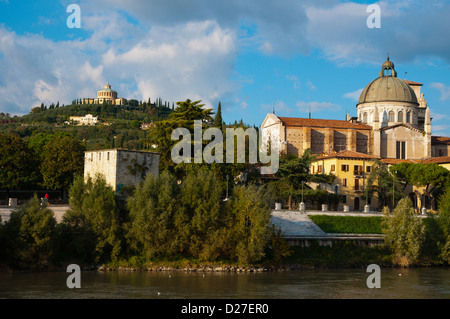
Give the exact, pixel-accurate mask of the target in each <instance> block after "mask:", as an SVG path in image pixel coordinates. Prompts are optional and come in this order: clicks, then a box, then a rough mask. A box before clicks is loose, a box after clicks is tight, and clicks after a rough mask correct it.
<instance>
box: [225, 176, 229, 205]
mask: <svg viewBox="0 0 450 319" xmlns="http://www.w3.org/2000/svg"><path fill="white" fill-rule="evenodd" d="M228 178H229V176H228V175H227V197H226V198H225V200H226V201H227V200H228Z"/></svg>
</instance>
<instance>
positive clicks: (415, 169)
mask: <svg viewBox="0 0 450 319" xmlns="http://www.w3.org/2000/svg"><path fill="white" fill-rule="evenodd" d="M390 171H391V172H397V173H396V176H398V177H399V178H400V179H401V180H402V181H403V182H404V183H405V187H406V186H407V185H412V186H416V187H423V188H424V195H428V196H431V198H432V199H433V200H437V198H438V197H439V195H440V194H442V192H443V191H444V189H445V188H446V187H447V186H450V172H449V171H448V170H447V169H446V168H445V167H442V166H440V165H438V164H434V163H425V164H422V163H402V164H398V165H393V166H392V167H391V168H390Z"/></svg>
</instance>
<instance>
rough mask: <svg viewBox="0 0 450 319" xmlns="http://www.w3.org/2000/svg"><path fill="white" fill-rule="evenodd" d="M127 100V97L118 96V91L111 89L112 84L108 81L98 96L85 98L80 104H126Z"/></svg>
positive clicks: (98, 92)
mask: <svg viewBox="0 0 450 319" xmlns="http://www.w3.org/2000/svg"><path fill="white" fill-rule="evenodd" d="M126 102H127V100H126V99H124V98H118V97H117V92H116V91H114V90H113V89H111V85H110V84H109V82H108V83H106V85H105V86H104V87H103V89H101V90H99V91H97V98H83V99H81V102H80V104H103V103H109V104H112V105H124V104H126Z"/></svg>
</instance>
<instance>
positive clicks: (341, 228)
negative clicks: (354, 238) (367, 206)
mask: <svg viewBox="0 0 450 319" xmlns="http://www.w3.org/2000/svg"><path fill="white" fill-rule="evenodd" d="M309 218H311V219H312V221H313V222H314V223H315V224H317V226H319V227H320V228H321V229H322V230H323V231H324V232H326V233H353V234H382V233H383V231H382V229H381V221H382V217H375V216H373V217H359V216H331V215H309Z"/></svg>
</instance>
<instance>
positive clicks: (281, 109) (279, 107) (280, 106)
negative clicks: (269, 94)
mask: <svg viewBox="0 0 450 319" xmlns="http://www.w3.org/2000/svg"><path fill="white" fill-rule="evenodd" d="M261 107H262V108H263V109H264V110H266V111H267V112H273V111H274V112H275V114H289V113H293V112H294V109H292V108H291V107H289V106H287V105H286V103H285V102H284V101H281V100H280V101H276V102H274V103H273V104H262V105H261Z"/></svg>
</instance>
